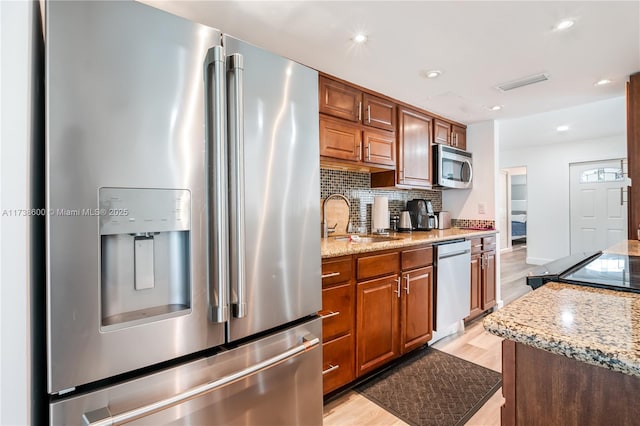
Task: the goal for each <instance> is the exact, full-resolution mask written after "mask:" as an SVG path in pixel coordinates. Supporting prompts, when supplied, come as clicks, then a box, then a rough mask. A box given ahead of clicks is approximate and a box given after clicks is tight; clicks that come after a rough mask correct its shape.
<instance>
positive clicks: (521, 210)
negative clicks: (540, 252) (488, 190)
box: [498, 167, 528, 251]
mask: <svg viewBox="0 0 640 426" xmlns="http://www.w3.org/2000/svg"><path fill="white" fill-rule="evenodd" d="M527 194H528V189H527V168H526V167H510V168H506V169H502V170H500V194H499V204H500V209H499V212H498V213H499V214H498V216H499V221H500V238H501V244H500V245H501V247H503V248H504V247H506V248H507V251H509V250H513V249H521V250H526V243H527V214H528V207H527Z"/></svg>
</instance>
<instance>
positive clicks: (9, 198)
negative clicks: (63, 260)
mask: <svg viewBox="0 0 640 426" xmlns="http://www.w3.org/2000/svg"><path fill="white" fill-rule="evenodd" d="M36 13H39V10H38V6H37V4H36V3H33V2H30V1H15V2H6V1H0V42H1V45H0V61H1V62H0V64H1V67H0V93H1V94H2V100H1V102H2V103H1V104H0V214H1V212H3V211H4V210H5V209H22V208H28V207H30V206H31V203H30V197H31V192H30V190H29V188H30V185H31V167H30V164H31V161H32V152H31V149H32V145H31V143H32V135H33V129H32V127H31V126H32V123H31V108H32V102H31V100H32V96H33V88H32V76H33V74H32V64H33V63H34V62H33V58H32V55H33V53H34V49H33V44H32V43H33V41H34V38H33V35H34V33H33V32H32V29H33V28H34V25H33V19H34V16H35V15H34V14H36ZM30 233H31V226H30V222H29V221H28V220H27V219H26V218H17V217H7V216H4V215H2V216H0V241H1V243H0V424H2V425H24V424H29V423H31V420H32V419H31V416H30V412H29V410H30V391H31V384H30V383H31V377H30V371H31V370H30V359H31V355H30V350H31V349H30V339H29V336H30V333H29V330H30V310H29V303H30V282H31V279H32V271H31V266H30V253H29V250H30V245H29V240H30V235H31V234H30Z"/></svg>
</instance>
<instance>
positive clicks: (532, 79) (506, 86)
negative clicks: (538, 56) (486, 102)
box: [498, 73, 549, 92]
mask: <svg viewBox="0 0 640 426" xmlns="http://www.w3.org/2000/svg"><path fill="white" fill-rule="evenodd" d="M547 80H549V74H546V73H542V74H535V75H530V76H529V77H525V78H521V79H519V80H515V81H511V82H509V83H503V84H500V85H499V86H498V89H500V90H501V91H503V92H506V91H508V90H513V89H517V88H518V87H522V86H528V85H530V84H534V83H540V82H541V81H547Z"/></svg>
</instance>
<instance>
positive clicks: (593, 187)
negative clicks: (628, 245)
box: [569, 159, 627, 254]
mask: <svg viewBox="0 0 640 426" xmlns="http://www.w3.org/2000/svg"><path fill="white" fill-rule="evenodd" d="M569 176H570V179H569V180H570V189H569V192H570V220H571V254H574V253H582V252H591V251H598V250H604V249H606V248H607V247H611V246H613V245H614V244H617V243H619V242H621V241H624V240H626V239H627V205H626V196H625V192H624V187H625V177H624V174H623V171H622V160H620V159H618V160H605V161H593V162H588V163H573V164H570V165H569Z"/></svg>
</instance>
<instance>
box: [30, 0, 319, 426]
mask: <svg viewBox="0 0 640 426" xmlns="http://www.w3.org/2000/svg"><path fill="white" fill-rule="evenodd" d="M45 31H46V38H45V93H46V94H45V100H46V107H45V114H46V129H45V132H46V183H45V186H46V207H47V209H48V215H47V220H46V233H47V238H46V256H47V273H46V275H47V284H46V339H47V342H46V354H43V355H42V356H43V359H44V358H45V357H46V364H47V396H46V398H47V400H48V404H49V410H48V411H49V422H50V423H51V424H60V425H63V424H64V425H71V424H92V425H107V424H120V423H126V422H131V424H152V425H158V424H203V425H205V424H206V425H214V424H224V425H228V424H252V425H253V424H256V425H262V424H265V425H266V424H273V425H283V424H296V425H297V424H321V423H322V376H321V357H322V353H321V336H322V332H321V322H320V320H319V319H318V317H317V316H316V312H317V311H318V310H320V308H321V284H320V251H319V250H320V241H319V238H320V237H319V235H318V232H317V222H318V218H319V217H320V214H319V199H318V194H319V188H320V183H319V181H320V178H319V174H320V171H319V152H318V98H317V87H318V86H317V73H316V72H315V71H314V70H311V69H309V68H307V67H304V66H302V65H300V64H298V63H295V62H293V61H291V60H287V59H284V58H281V57H278V56H276V55H274V54H271V53H269V52H266V51H264V50H261V49H258V48H256V47H254V46H251V45H249V44H246V43H243V42H241V41H239V40H237V39H234V38H232V37H229V36H228V35H225V34H222V33H221V32H220V31H218V30H216V29H213V28H209V27H206V26H203V25H200V24H197V23H194V22H190V21H187V20H185V19H182V18H179V17H176V16H173V15H171V14H168V13H166V12H163V11H160V10H157V9H155V8H153V7H150V6H148V5H144V4H140V3H136V2H132V1H125V2H122V1H117V2H96V1H87V2H77V1H72V2H64V1H51V2H48V3H46V27H45Z"/></svg>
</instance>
